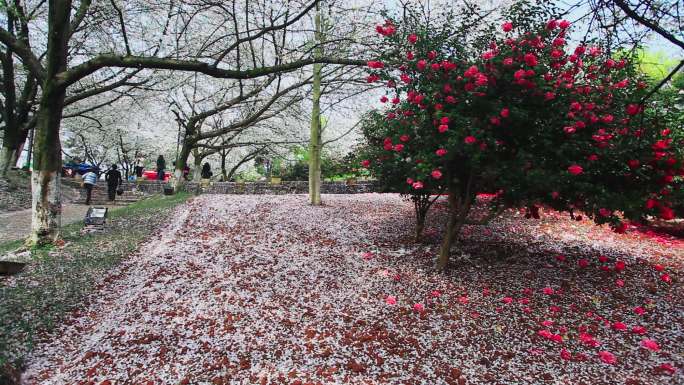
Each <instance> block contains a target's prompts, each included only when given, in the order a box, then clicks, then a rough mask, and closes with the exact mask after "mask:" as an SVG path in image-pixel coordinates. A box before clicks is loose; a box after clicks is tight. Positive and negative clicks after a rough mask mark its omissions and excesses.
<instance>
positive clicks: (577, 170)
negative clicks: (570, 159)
mask: <svg viewBox="0 0 684 385" xmlns="http://www.w3.org/2000/svg"><path fill="white" fill-rule="evenodd" d="M568 172H569V173H570V174H572V175H579V174H581V173H582V172H584V169H583V168H582V166H580V165H577V164H573V165H572V166H570V167H568Z"/></svg>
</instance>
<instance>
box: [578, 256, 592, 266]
mask: <svg viewBox="0 0 684 385" xmlns="http://www.w3.org/2000/svg"><path fill="white" fill-rule="evenodd" d="M577 265H578V266H579V267H582V268H584V267H587V266H589V261H588V260H586V259H584V258H582V259H580V260H579V261H577Z"/></svg>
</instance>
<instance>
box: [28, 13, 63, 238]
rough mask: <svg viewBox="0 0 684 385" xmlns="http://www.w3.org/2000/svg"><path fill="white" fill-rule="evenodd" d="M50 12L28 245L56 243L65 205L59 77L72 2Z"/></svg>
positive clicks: (61, 95) (32, 181)
mask: <svg viewBox="0 0 684 385" xmlns="http://www.w3.org/2000/svg"><path fill="white" fill-rule="evenodd" d="M50 5H51V6H50V9H49V12H48V25H49V28H48V45H47V54H46V57H45V63H46V66H45V80H44V81H43V87H42V96H41V99H40V105H39V107H38V112H37V114H38V119H37V123H36V134H35V139H34V153H35V159H34V167H33V174H32V176H31V187H32V197H33V202H32V206H33V213H32V220H31V235H30V237H29V239H28V244H30V245H36V244H38V245H39V244H44V243H52V242H54V241H55V240H56V239H57V238H58V237H59V229H60V225H61V213H62V202H61V194H60V180H59V176H60V175H59V174H60V171H61V168H62V148H61V144H60V138H59V130H60V125H61V121H62V112H63V110H64V97H65V95H66V87H65V86H62V85H60V83H59V79H58V75H59V74H60V72H63V71H65V70H66V65H67V52H68V51H67V41H68V39H69V20H70V14H71V1H65V0H61V1H60V0H53V1H51V2H50Z"/></svg>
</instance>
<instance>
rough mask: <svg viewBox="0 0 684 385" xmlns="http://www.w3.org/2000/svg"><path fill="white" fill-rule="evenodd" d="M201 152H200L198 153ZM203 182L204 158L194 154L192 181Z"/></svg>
mask: <svg viewBox="0 0 684 385" xmlns="http://www.w3.org/2000/svg"><path fill="white" fill-rule="evenodd" d="M198 152H199V151H198ZM201 180H202V157H201V156H199V154H197V153H195V154H194V165H193V169H192V181H193V182H197V183H199V182H200V181H201Z"/></svg>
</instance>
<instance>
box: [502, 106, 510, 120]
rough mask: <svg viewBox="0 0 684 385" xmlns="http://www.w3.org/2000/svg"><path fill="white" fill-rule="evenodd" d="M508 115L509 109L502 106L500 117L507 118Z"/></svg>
mask: <svg viewBox="0 0 684 385" xmlns="http://www.w3.org/2000/svg"><path fill="white" fill-rule="evenodd" d="M509 115H510V110H509V109H508V108H503V109H502V110H501V117H502V118H507V117H508V116H509Z"/></svg>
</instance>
